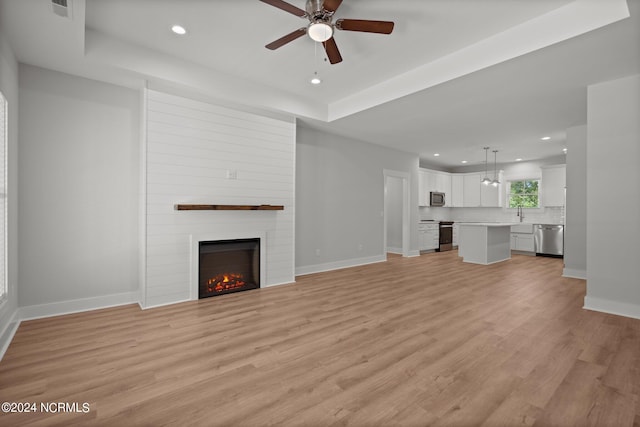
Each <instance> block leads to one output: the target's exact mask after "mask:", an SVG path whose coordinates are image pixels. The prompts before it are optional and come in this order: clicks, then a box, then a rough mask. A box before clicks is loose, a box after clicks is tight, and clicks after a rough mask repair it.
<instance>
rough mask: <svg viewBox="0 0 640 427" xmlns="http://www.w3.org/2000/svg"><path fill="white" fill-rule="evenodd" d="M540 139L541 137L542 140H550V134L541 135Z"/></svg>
mask: <svg viewBox="0 0 640 427" xmlns="http://www.w3.org/2000/svg"><path fill="white" fill-rule="evenodd" d="M540 139H541V140H543V141H548V140H550V139H551V137H550V136H543V137H542V138H540Z"/></svg>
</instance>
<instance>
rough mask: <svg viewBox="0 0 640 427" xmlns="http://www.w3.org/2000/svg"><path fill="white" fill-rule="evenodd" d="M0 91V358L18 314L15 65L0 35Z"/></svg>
mask: <svg viewBox="0 0 640 427" xmlns="http://www.w3.org/2000/svg"><path fill="white" fill-rule="evenodd" d="M0 91H2V94H3V95H4V97H5V99H6V100H7V116H8V117H7V120H8V123H7V136H8V144H7V153H8V165H7V185H8V188H7V207H8V213H7V247H6V253H7V285H8V286H7V287H8V289H7V299H6V301H4V302H3V303H1V304H0V358H2V355H3V353H4V350H5V349H6V347H7V346H8V345H9V341H10V340H11V337H12V336H13V333H14V331H15V328H16V326H17V320H18V319H17V318H18V316H17V313H18V256H17V254H18V203H17V201H18V109H19V108H18V62H17V60H16V58H15V56H14V54H13V51H12V50H11V47H10V46H9V44H8V42H7V41H6V39H5V38H4V36H3V35H2V33H0Z"/></svg>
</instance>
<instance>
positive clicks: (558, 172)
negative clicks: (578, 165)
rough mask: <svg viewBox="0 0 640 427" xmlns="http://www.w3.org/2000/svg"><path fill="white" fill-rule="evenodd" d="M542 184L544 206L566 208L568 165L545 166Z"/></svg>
mask: <svg viewBox="0 0 640 427" xmlns="http://www.w3.org/2000/svg"><path fill="white" fill-rule="evenodd" d="M541 170H542V180H541V182H540V201H541V205H542V206H545V207H546V206H564V203H565V198H564V196H565V187H566V184H567V178H566V177H567V174H566V172H567V167H566V165H555V166H544V167H542V168H541Z"/></svg>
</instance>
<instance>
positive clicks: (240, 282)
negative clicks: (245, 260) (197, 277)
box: [207, 273, 247, 292]
mask: <svg viewBox="0 0 640 427" xmlns="http://www.w3.org/2000/svg"><path fill="white" fill-rule="evenodd" d="M246 284H247V282H246V281H245V280H244V277H243V276H242V274H237V273H224V274H218V275H217V276H215V277H212V278H211V279H209V280H207V289H208V290H209V292H223V291H228V290H230V289H237V288H241V287H243V286H244V285H246Z"/></svg>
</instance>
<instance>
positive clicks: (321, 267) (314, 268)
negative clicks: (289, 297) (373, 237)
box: [296, 255, 387, 276]
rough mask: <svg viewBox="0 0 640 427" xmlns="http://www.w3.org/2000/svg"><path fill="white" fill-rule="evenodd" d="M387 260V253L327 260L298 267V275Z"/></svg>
mask: <svg viewBox="0 0 640 427" xmlns="http://www.w3.org/2000/svg"><path fill="white" fill-rule="evenodd" d="M386 260H387V257H386V256H385V255H376V256H371V257H364V258H353V259H346V260H343V261H336V262H327V263H324V264H315V265H308V266H305V267H296V276H304V275H305V274H313V273H322V272H323V271H331V270H339V269H342V268H349V267H357V266H359V265H366V264H375V263H377V262H384V261H386Z"/></svg>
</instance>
